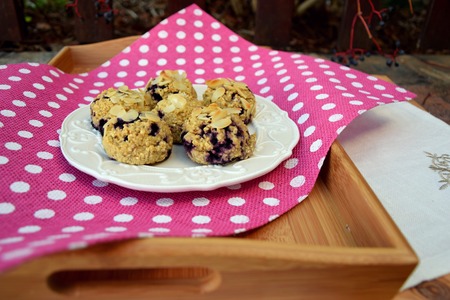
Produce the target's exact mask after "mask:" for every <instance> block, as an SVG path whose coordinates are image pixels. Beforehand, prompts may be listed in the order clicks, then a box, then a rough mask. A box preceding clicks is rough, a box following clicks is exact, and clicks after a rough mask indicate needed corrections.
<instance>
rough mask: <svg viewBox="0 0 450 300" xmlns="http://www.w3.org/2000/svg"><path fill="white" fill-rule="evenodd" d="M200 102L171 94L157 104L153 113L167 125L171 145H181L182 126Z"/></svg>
mask: <svg viewBox="0 0 450 300" xmlns="http://www.w3.org/2000/svg"><path fill="white" fill-rule="evenodd" d="M201 104H202V102H201V101H198V100H196V99H192V97H191V96H190V95H188V94H185V93H179V94H171V95H169V96H167V98H166V99H163V100H161V101H159V102H158V104H157V105H156V107H155V109H154V112H155V113H156V114H157V115H158V116H159V117H160V118H161V119H162V120H164V121H165V122H166V123H167V125H169V127H170V130H171V131H172V137H173V143H174V144H181V132H182V130H183V124H184V122H185V121H186V119H187V118H188V117H189V116H190V115H191V112H192V110H193V109H194V108H196V107H199V106H201Z"/></svg>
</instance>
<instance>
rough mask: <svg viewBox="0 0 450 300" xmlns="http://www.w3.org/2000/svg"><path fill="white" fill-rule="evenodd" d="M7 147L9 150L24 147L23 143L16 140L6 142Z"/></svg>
mask: <svg viewBox="0 0 450 300" xmlns="http://www.w3.org/2000/svg"><path fill="white" fill-rule="evenodd" d="M5 147H6V149H8V150H12V151H18V150H21V149H22V145H21V144H19V143H16V142H6V143H5Z"/></svg>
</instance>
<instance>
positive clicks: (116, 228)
mask: <svg viewBox="0 0 450 300" xmlns="http://www.w3.org/2000/svg"><path fill="white" fill-rule="evenodd" d="M105 231H108V232H124V231H127V228H126V227H122V226H111V227H107V228H105Z"/></svg>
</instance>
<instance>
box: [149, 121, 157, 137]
mask: <svg viewBox="0 0 450 300" xmlns="http://www.w3.org/2000/svg"><path fill="white" fill-rule="evenodd" d="M158 132H159V126H158V124H156V123H152V124H151V125H150V133H149V135H151V136H156V135H157V134H158Z"/></svg>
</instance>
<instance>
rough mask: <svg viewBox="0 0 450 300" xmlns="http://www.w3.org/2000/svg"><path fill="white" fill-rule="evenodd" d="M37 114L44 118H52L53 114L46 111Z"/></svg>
mask: <svg viewBox="0 0 450 300" xmlns="http://www.w3.org/2000/svg"><path fill="white" fill-rule="evenodd" d="M39 114H40V115H41V116H43V117H46V118H50V117H52V116H53V114H52V113H51V112H49V111H48V110H40V111H39Z"/></svg>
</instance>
